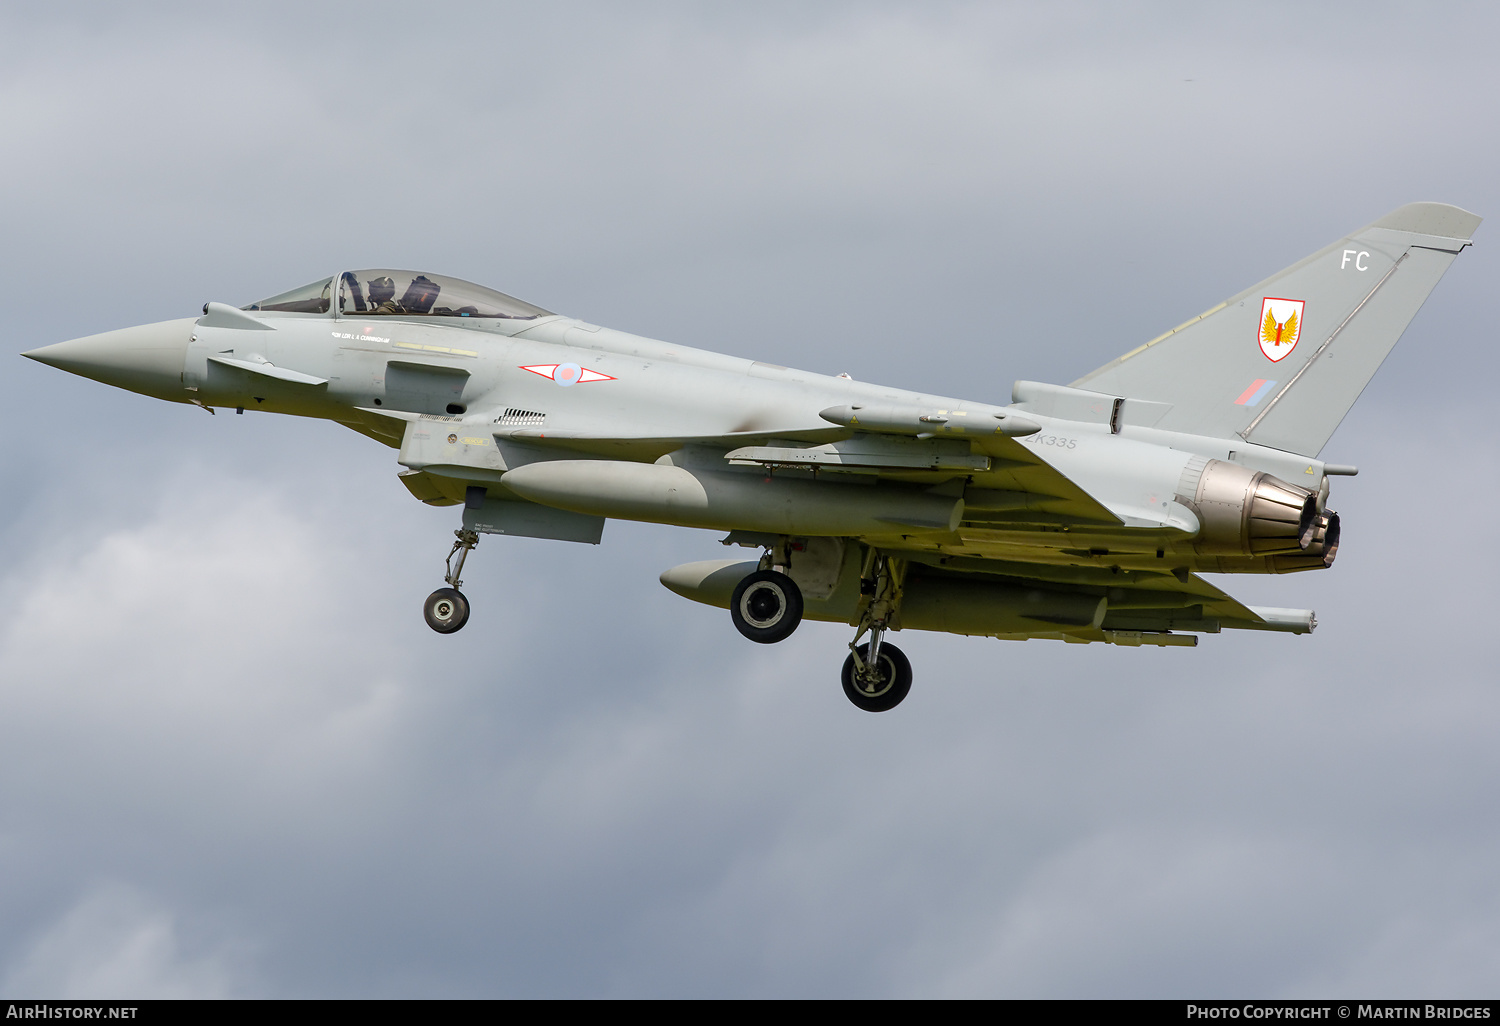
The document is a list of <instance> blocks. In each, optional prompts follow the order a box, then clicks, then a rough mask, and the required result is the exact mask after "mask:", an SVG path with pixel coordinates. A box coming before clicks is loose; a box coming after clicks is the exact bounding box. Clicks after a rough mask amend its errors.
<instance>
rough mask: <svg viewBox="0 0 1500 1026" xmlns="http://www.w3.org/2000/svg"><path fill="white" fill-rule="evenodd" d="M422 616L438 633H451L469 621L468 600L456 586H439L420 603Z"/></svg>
mask: <svg viewBox="0 0 1500 1026" xmlns="http://www.w3.org/2000/svg"><path fill="white" fill-rule="evenodd" d="M422 617H423V619H425V620H426V621H427V626H429V627H431V628H432V629H433V630H435V631H437V632H438V633H439V634H452V633H453V632H454V631H456V630H459V629H461V628H462V627H463V625H464V624H466V623H468V622H469V600H468V599H466V598H464V596H463V592H461V591H459V590H458V589H457V588H439V589H438V590H437V591H435V592H433V593H432V594H431V595H428V596H427V601H426V602H424V603H422Z"/></svg>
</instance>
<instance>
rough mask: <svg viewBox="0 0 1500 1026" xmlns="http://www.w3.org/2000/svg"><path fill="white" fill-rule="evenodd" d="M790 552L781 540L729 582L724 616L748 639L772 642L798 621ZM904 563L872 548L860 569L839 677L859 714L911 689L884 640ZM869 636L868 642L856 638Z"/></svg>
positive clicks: (905, 667) (904, 665)
mask: <svg viewBox="0 0 1500 1026" xmlns="http://www.w3.org/2000/svg"><path fill="white" fill-rule="evenodd" d="M791 560H792V551H791V546H790V539H786V538H783V539H781V540H780V541H778V542H777V543H776V545H775V546H773V547H771V548H770V549H769V551H767V552H766V554H765V555H764V556H762V557H761V561H760V567H759V569H757V570H756V571H755V572H754V573H752V574H747V575H746V576H745V577H744V578H742V579H741V580H740V583H739V584H737V585H735V588H734V593H733V594H732V595H731V596H730V599H729V618H730V619H731V620H732V621H734V626H735V629H736V630H738V631H739V632H740V633H741V634H743V635H744V636H745V637H747V638H749V639H750V640H751V641H755V642H759V643H760V644H762V645H770V644H774V643H776V642H778V641H783V640H785V639H786V638H788V637H790V636H791V634H792V632H793V631H795V630H796V629H797V625H798V624H799V623H801V622H802V612H803V601H802V589H801V588H799V587H797V582H796V581H794V580H792V577H791V574H790V573H789V572H788V571H789V570H790V567H791ZM905 569H906V567H905V564H904V562H902V561H900V560H893V559H890V558H888V557H886V556H884V555H882V554H881V553H879V552H876V551H875V550H874V549H871V550H870V551H869V552H868V553H867V554H866V556H865V565H864V568H863V570H862V572H861V573H860V581H859V591H860V614H859V620H858V622H857V624H856V626H857V631H856V633H855V635H854V640H853V641H852V642H850V643H849V657H848V658H847V659H845V660H844V669H843V673H842V674H841V679H842V681H843V685H844V694H845V695H847V696H848V698H849V701H851V702H853V703H854V704H855V705H856V706H858V707H859V708H861V709H863V710H864V711H865V712H885V711H886V710H887V709H894V708H895V707H896V706H898V705H900V704H901V700H902V699H903V698H905V697H906V696H907V693H908V692H910V691H911V663H910V662H909V661H908V660H907V658H906V656H905V654H904V653H902V651H901V650H900V649H899V648H897V647H896V646H895V645H892V644H889V643H887V642H886V641H885V633H886V631H887V630H888V629H889V623H890V620H891V616H892V614H893V613H894V612H895V610H896V607H897V605H898V604H899V602H900V600H901V583H902V578H903V577H904V575H905V573H904V572H905ZM867 634H868V635H869V639H870V640H869V641H867V642H865V643H864V644H860V641H861V640H862V639H863V638H864V637H865V635H867Z"/></svg>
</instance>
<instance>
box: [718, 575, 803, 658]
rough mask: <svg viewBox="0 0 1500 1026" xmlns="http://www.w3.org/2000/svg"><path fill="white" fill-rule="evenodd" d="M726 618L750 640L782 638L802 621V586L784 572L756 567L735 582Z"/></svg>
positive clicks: (769, 642)
mask: <svg viewBox="0 0 1500 1026" xmlns="http://www.w3.org/2000/svg"><path fill="white" fill-rule="evenodd" d="M729 618H730V619H731V620H733V621H734V626H735V629H736V630H738V631H739V632H740V633H741V634H743V635H744V636H745V637H747V638H749V639H750V640H751V641H758V642H760V643H761V644H762V645H770V644H772V643H774V642H777V641H782V640H784V639H785V638H787V637H789V636H790V635H791V633H792V631H794V630H796V629H797V625H798V624H799V623H801V622H802V589H801V588H799V587H797V582H796V581H794V580H792V579H791V578H790V577H788V576H787V575H786V574H783V573H778V572H777V571H775V570H757V571H755V573H753V574H750V575H749V576H747V577H746V578H744V579H743V580H742V581H740V583H739V584H737V585H735V588H734V594H733V595H732V596H731V597H730V599H729Z"/></svg>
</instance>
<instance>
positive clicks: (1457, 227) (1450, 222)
mask: <svg viewBox="0 0 1500 1026" xmlns="http://www.w3.org/2000/svg"><path fill="white" fill-rule="evenodd" d="M1483 220H1484V218H1482V217H1480V216H1479V215H1478V214H1473V213H1470V212H1469V211H1467V210H1465V209H1463V208H1462V207H1455V206H1452V205H1451V204H1448V203H1426V202H1423V203H1408V204H1406V206H1404V207H1397V208H1396V209H1395V210H1392V211H1391V212H1390V213H1389V214H1386V215H1385V216H1384V217H1382V218H1381V219H1380V220H1378V221H1376V222H1375V223H1374V224H1372V225H1370V227H1371V228H1388V229H1390V230H1391V231H1398V232H1411V233H1412V234H1413V235H1434V236H1437V237H1438V238H1443V239H1460V240H1462V241H1464V242H1469V241H1472V240H1473V238H1474V229H1476V228H1478V227H1479V225H1480V223H1481V222H1482V221H1483Z"/></svg>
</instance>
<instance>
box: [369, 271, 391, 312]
mask: <svg viewBox="0 0 1500 1026" xmlns="http://www.w3.org/2000/svg"><path fill="white" fill-rule="evenodd" d="M395 295H396V283H395V282H393V281H391V279H390V278H388V277H384V278H371V279H370V303H371V305H372V306H379V305H380V304H381V303H388V302H390V301H391V299H392V298H393V297H394V296H395Z"/></svg>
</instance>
